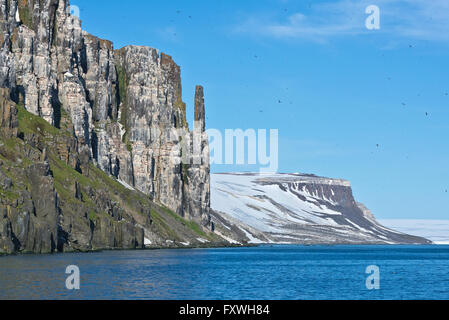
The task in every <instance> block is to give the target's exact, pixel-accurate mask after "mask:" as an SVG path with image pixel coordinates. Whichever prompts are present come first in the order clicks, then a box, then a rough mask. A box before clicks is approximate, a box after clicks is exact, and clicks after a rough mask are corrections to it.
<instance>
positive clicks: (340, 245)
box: [0, 243, 449, 259]
mask: <svg viewBox="0 0 449 320" xmlns="http://www.w3.org/2000/svg"><path fill="white" fill-rule="evenodd" d="M286 246H298V247H343V246H351V247H362V246H372V247H381V246H385V247H397V246H400V247H406V246H409V247H428V246H431V247H443V246H449V244H438V243H431V244H420V243H417V244H386V243H353V244H349V243H339V244H324V243H323V244H319V243H317V244H295V243H258V244H245V245H235V244H234V245H213V246H188V247H148V248H135V249H95V250H87V251H66V252H53V253H33V252H17V253H0V259H1V258H2V257H11V256H57V255H64V254H91V253H101V252H123V251H158V250H183V249H184V250H196V249H226V248H228V249H234V248H257V247H286Z"/></svg>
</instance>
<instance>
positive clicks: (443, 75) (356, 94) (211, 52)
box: [72, 0, 449, 219]
mask: <svg viewBox="0 0 449 320" xmlns="http://www.w3.org/2000/svg"><path fill="white" fill-rule="evenodd" d="M72 4H74V5H77V6H78V7H79V8H80V16H81V19H82V21H83V28H84V29H85V30H87V31H88V32H90V33H92V34H94V35H96V36H99V37H102V38H105V39H109V40H112V41H113V42H114V45H115V47H116V48H120V47H122V46H125V45H128V44H133V45H148V46H151V47H154V48H158V49H160V50H161V51H163V52H165V53H167V54H170V55H172V56H173V57H174V59H175V61H176V62H177V63H178V64H179V65H180V66H181V67H182V78H183V97H184V101H185V102H187V104H188V111H189V117H188V118H189V122H190V123H192V118H193V95H194V88H195V85H196V84H202V85H203V86H204V87H205V95H206V113H207V117H208V118H207V121H206V122H207V127H208V128H217V129H220V130H224V129H226V128H242V129H247V128H254V129H259V128H262V129H264V128H265V129H279V171H280V172H305V173H314V174H317V175H322V176H329V177H336V178H345V179H348V180H350V181H351V182H352V185H353V189H354V193H355V196H356V198H357V200H359V201H361V202H364V203H365V204H366V205H367V206H368V207H369V208H370V209H372V211H373V213H374V214H375V215H376V217H378V218H383V219H385V218H415V219H420V218H421V219H447V218H449V212H448V209H447V208H449V193H448V192H446V190H448V191H449V168H448V163H449V134H448V132H449V122H448V120H449V95H448V93H449V32H447V30H449V19H448V18H449V2H448V1H446V0H434V1H427V0H391V1H386V0H370V1H363V0H362V1H360V0H336V1H318V0H315V1H293V0H290V1H288V0H258V1H253V0H245V1H237V0H228V1H203V0H195V1H193V0H192V1H185V0H184V1H181V0H178V1H171V0H167V1H127V2H123V1H106V0H95V1H87V0H77V1H72ZM371 4H374V5H377V6H379V8H380V10H381V29H380V30H371V31H370V30H367V29H366V28H365V19H366V18H367V14H365V8H366V7H367V6H368V5H371ZM279 101H281V103H279ZM256 169H257V168H256V167H251V166H243V167H236V166H224V165H223V166H214V167H213V171H215V172H222V171H248V170H256Z"/></svg>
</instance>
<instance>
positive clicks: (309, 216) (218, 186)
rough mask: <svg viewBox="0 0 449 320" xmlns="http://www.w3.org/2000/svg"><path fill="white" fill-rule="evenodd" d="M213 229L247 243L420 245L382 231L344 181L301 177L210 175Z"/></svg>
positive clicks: (417, 240) (412, 238)
mask: <svg viewBox="0 0 449 320" xmlns="http://www.w3.org/2000/svg"><path fill="white" fill-rule="evenodd" d="M211 208H212V221H213V222H214V225H215V230H216V232H217V233H218V234H221V235H223V236H225V237H228V238H233V239H235V238H236V234H237V235H238V237H237V238H238V239H239V241H240V242H247V243H252V244H258V243H273V244H370V243H372V244H426V243H431V242H430V241H429V240H427V239H424V238H421V237H417V236H411V235H408V234H405V233H402V232H399V231H394V230H391V229H389V228H386V227H384V226H382V225H381V224H380V223H378V222H377V221H376V219H375V218H374V216H373V215H372V214H371V212H370V211H369V210H368V209H367V208H366V207H365V206H364V205H362V204H360V203H357V202H356V201H355V199H354V196H353V193H352V189H351V184H350V183H349V182H348V181H346V180H341V179H330V178H323V177H317V176H314V175H307V174H258V173H257V174H256V173H226V174H211Z"/></svg>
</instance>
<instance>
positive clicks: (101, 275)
mask: <svg viewBox="0 0 449 320" xmlns="http://www.w3.org/2000/svg"><path fill="white" fill-rule="evenodd" d="M0 299H2V300H4V299H7V300H8V299H12V300H21V299H32V300H35V299H36V300H50V299H51V300H53V299H57V300H59V299H63V300H66V299H67V300H72V299H73V300H78V299H101V300H104V299H108V300H109V299H113V300H116V299H126V300H135V299H139V300H140V299H144V300H417V299H419V300H422V299H425V300H443V299H444V300H447V299H449V246H446V245H441V246H437V245H429V246H358V245H357V246H356V245H335V246H298V245H274V246H271V245H263V246H258V247H248V248H219V249H176V250H138V251H103V252H93V253H65V254H53V255H15V256H1V257H0Z"/></svg>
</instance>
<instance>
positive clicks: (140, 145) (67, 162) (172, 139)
mask: <svg viewBox="0 0 449 320" xmlns="http://www.w3.org/2000/svg"><path fill="white" fill-rule="evenodd" d="M69 12H70V7H69V3H68V0H0V88H1V89H0V93H1V94H0V194H1V201H0V253H1V252H7V253H11V252H39V253H40V252H54V251H72V250H92V249H100V248H141V247H144V246H145V245H147V246H148V245H154V246H165V245H167V246H171V245H176V244H179V243H183V245H192V244H195V243H205V242H214V241H215V242H217V241H218V242H219V241H221V239H220V238H219V237H216V236H215V235H214V234H213V233H210V232H209V231H208V230H209V229H211V228H212V227H211V223H210V215H209V206H210V183H209V176H210V175H209V171H210V169H209V147H208V138H207V135H206V133H205V110H204V95H203V88H202V87H200V86H198V87H197V89H196V97H195V126H194V130H192V132H191V131H189V127H188V124H187V121H186V105H185V104H184V102H183V101H182V89H181V74H180V68H179V66H177V65H176V64H175V63H174V61H173V60H172V58H171V57H170V56H168V55H165V54H163V53H160V52H158V51H157V50H155V49H152V48H148V47H137V46H129V47H124V48H122V49H120V50H114V48H113V44H112V43H111V42H109V41H106V40H102V39H99V38H96V37H94V36H92V35H90V34H88V33H87V32H85V31H83V30H82V29H81V21H80V20H79V19H78V18H77V17H75V16H71V15H70V14H69ZM192 150H193V152H192ZM192 154H193V155H192Z"/></svg>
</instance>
